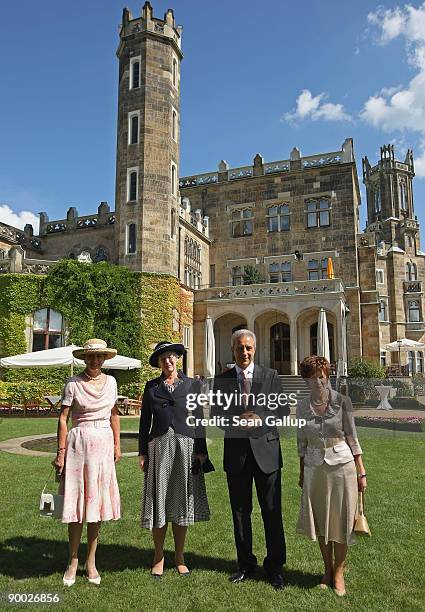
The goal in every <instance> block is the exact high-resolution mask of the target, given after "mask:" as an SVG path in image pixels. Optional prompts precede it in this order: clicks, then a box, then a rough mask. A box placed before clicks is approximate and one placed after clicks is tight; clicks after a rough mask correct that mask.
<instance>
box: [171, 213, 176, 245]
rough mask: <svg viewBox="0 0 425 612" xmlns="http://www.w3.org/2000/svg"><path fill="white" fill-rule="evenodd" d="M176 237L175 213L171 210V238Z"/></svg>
mask: <svg viewBox="0 0 425 612" xmlns="http://www.w3.org/2000/svg"><path fill="white" fill-rule="evenodd" d="M175 235H176V211H175V209H174V208H172V209H171V238H174V237H175Z"/></svg>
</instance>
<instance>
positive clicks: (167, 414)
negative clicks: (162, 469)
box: [139, 372, 207, 455]
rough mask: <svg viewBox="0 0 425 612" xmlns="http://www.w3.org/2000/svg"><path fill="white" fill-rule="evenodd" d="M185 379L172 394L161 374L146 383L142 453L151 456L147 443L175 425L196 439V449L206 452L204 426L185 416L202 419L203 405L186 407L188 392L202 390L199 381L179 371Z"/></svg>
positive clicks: (140, 426)
mask: <svg viewBox="0 0 425 612" xmlns="http://www.w3.org/2000/svg"><path fill="white" fill-rule="evenodd" d="M179 378H182V379H183V382H182V383H181V384H180V385H178V387H176V389H175V390H174V391H173V393H171V392H170V391H168V389H167V388H166V387H165V385H164V384H163V379H162V376H158V378H154V379H153V380H149V381H148V382H147V383H146V386H145V390H144V392H143V398H142V410H141V413H140V425H139V455H148V442H149V440H152V439H153V438H156V437H158V436H162V435H163V434H165V433H166V432H167V431H168V428H169V427H172V428H173V429H174V431H176V432H177V433H180V434H183V435H185V436H188V437H189V438H195V442H194V452H195V453H204V454H207V444H206V441H205V428H204V427H201V426H199V427H191V426H190V425H188V424H187V422H186V418H187V417H188V416H189V415H191V416H194V417H195V418H203V416H204V415H203V411H202V407H200V406H198V407H197V408H196V409H195V410H193V411H188V410H187V408H186V396H187V394H188V393H199V388H200V387H199V382H198V381H197V380H195V379H193V378H189V377H188V376H186V375H185V374H183V372H179Z"/></svg>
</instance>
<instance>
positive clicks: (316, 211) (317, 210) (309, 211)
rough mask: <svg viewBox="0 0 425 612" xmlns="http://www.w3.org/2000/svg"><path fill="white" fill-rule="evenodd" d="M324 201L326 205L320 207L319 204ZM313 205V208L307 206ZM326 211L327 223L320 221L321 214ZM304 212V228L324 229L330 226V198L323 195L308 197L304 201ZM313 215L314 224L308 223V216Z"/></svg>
mask: <svg viewBox="0 0 425 612" xmlns="http://www.w3.org/2000/svg"><path fill="white" fill-rule="evenodd" d="M322 202H326V203H327V204H328V205H327V207H326V208H322V207H321V206H320V204H321V203H322ZM312 204H314V205H315V208H314V209H313V208H309V205H312ZM325 213H327V215H328V223H322V221H321V218H322V214H325ZM304 214H305V229H308V230H311V229H324V228H327V227H331V226H332V202H331V198H330V197H327V196H323V197H320V198H309V199H308V200H305V201H304ZM312 215H314V218H315V224H314V225H311V224H310V217H311V216H312Z"/></svg>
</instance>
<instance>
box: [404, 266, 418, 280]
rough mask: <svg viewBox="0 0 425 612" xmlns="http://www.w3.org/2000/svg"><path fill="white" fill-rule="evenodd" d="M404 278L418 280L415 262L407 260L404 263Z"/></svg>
mask: <svg viewBox="0 0 425 612" xmlns="http://www.w3.org/2000/svg"><path fill="white" fill-rule="evenodd" d="M406 280H407V281H415V280H418V268H417V266H416V264H415V263H413V262H411V261H408V262H407V263H406Z"/></svg>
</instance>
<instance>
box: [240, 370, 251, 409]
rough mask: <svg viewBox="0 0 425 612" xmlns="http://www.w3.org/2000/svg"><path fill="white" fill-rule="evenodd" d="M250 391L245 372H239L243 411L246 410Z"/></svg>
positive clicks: (249, 383)
mask: <svg viewBox="0 0 425 612" xmlns="http://www.w3.org/2000/svg"><path fill="white" fill-rule="evenodd" d="M250 391H251V382H250V380H249V378H248V376H247V374H246V371H245V370H242V371H241V392H242V393H243V395H242V404H243V406H244V408H245V409H247V408H248V395H249V393H250Z"/></svg>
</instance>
